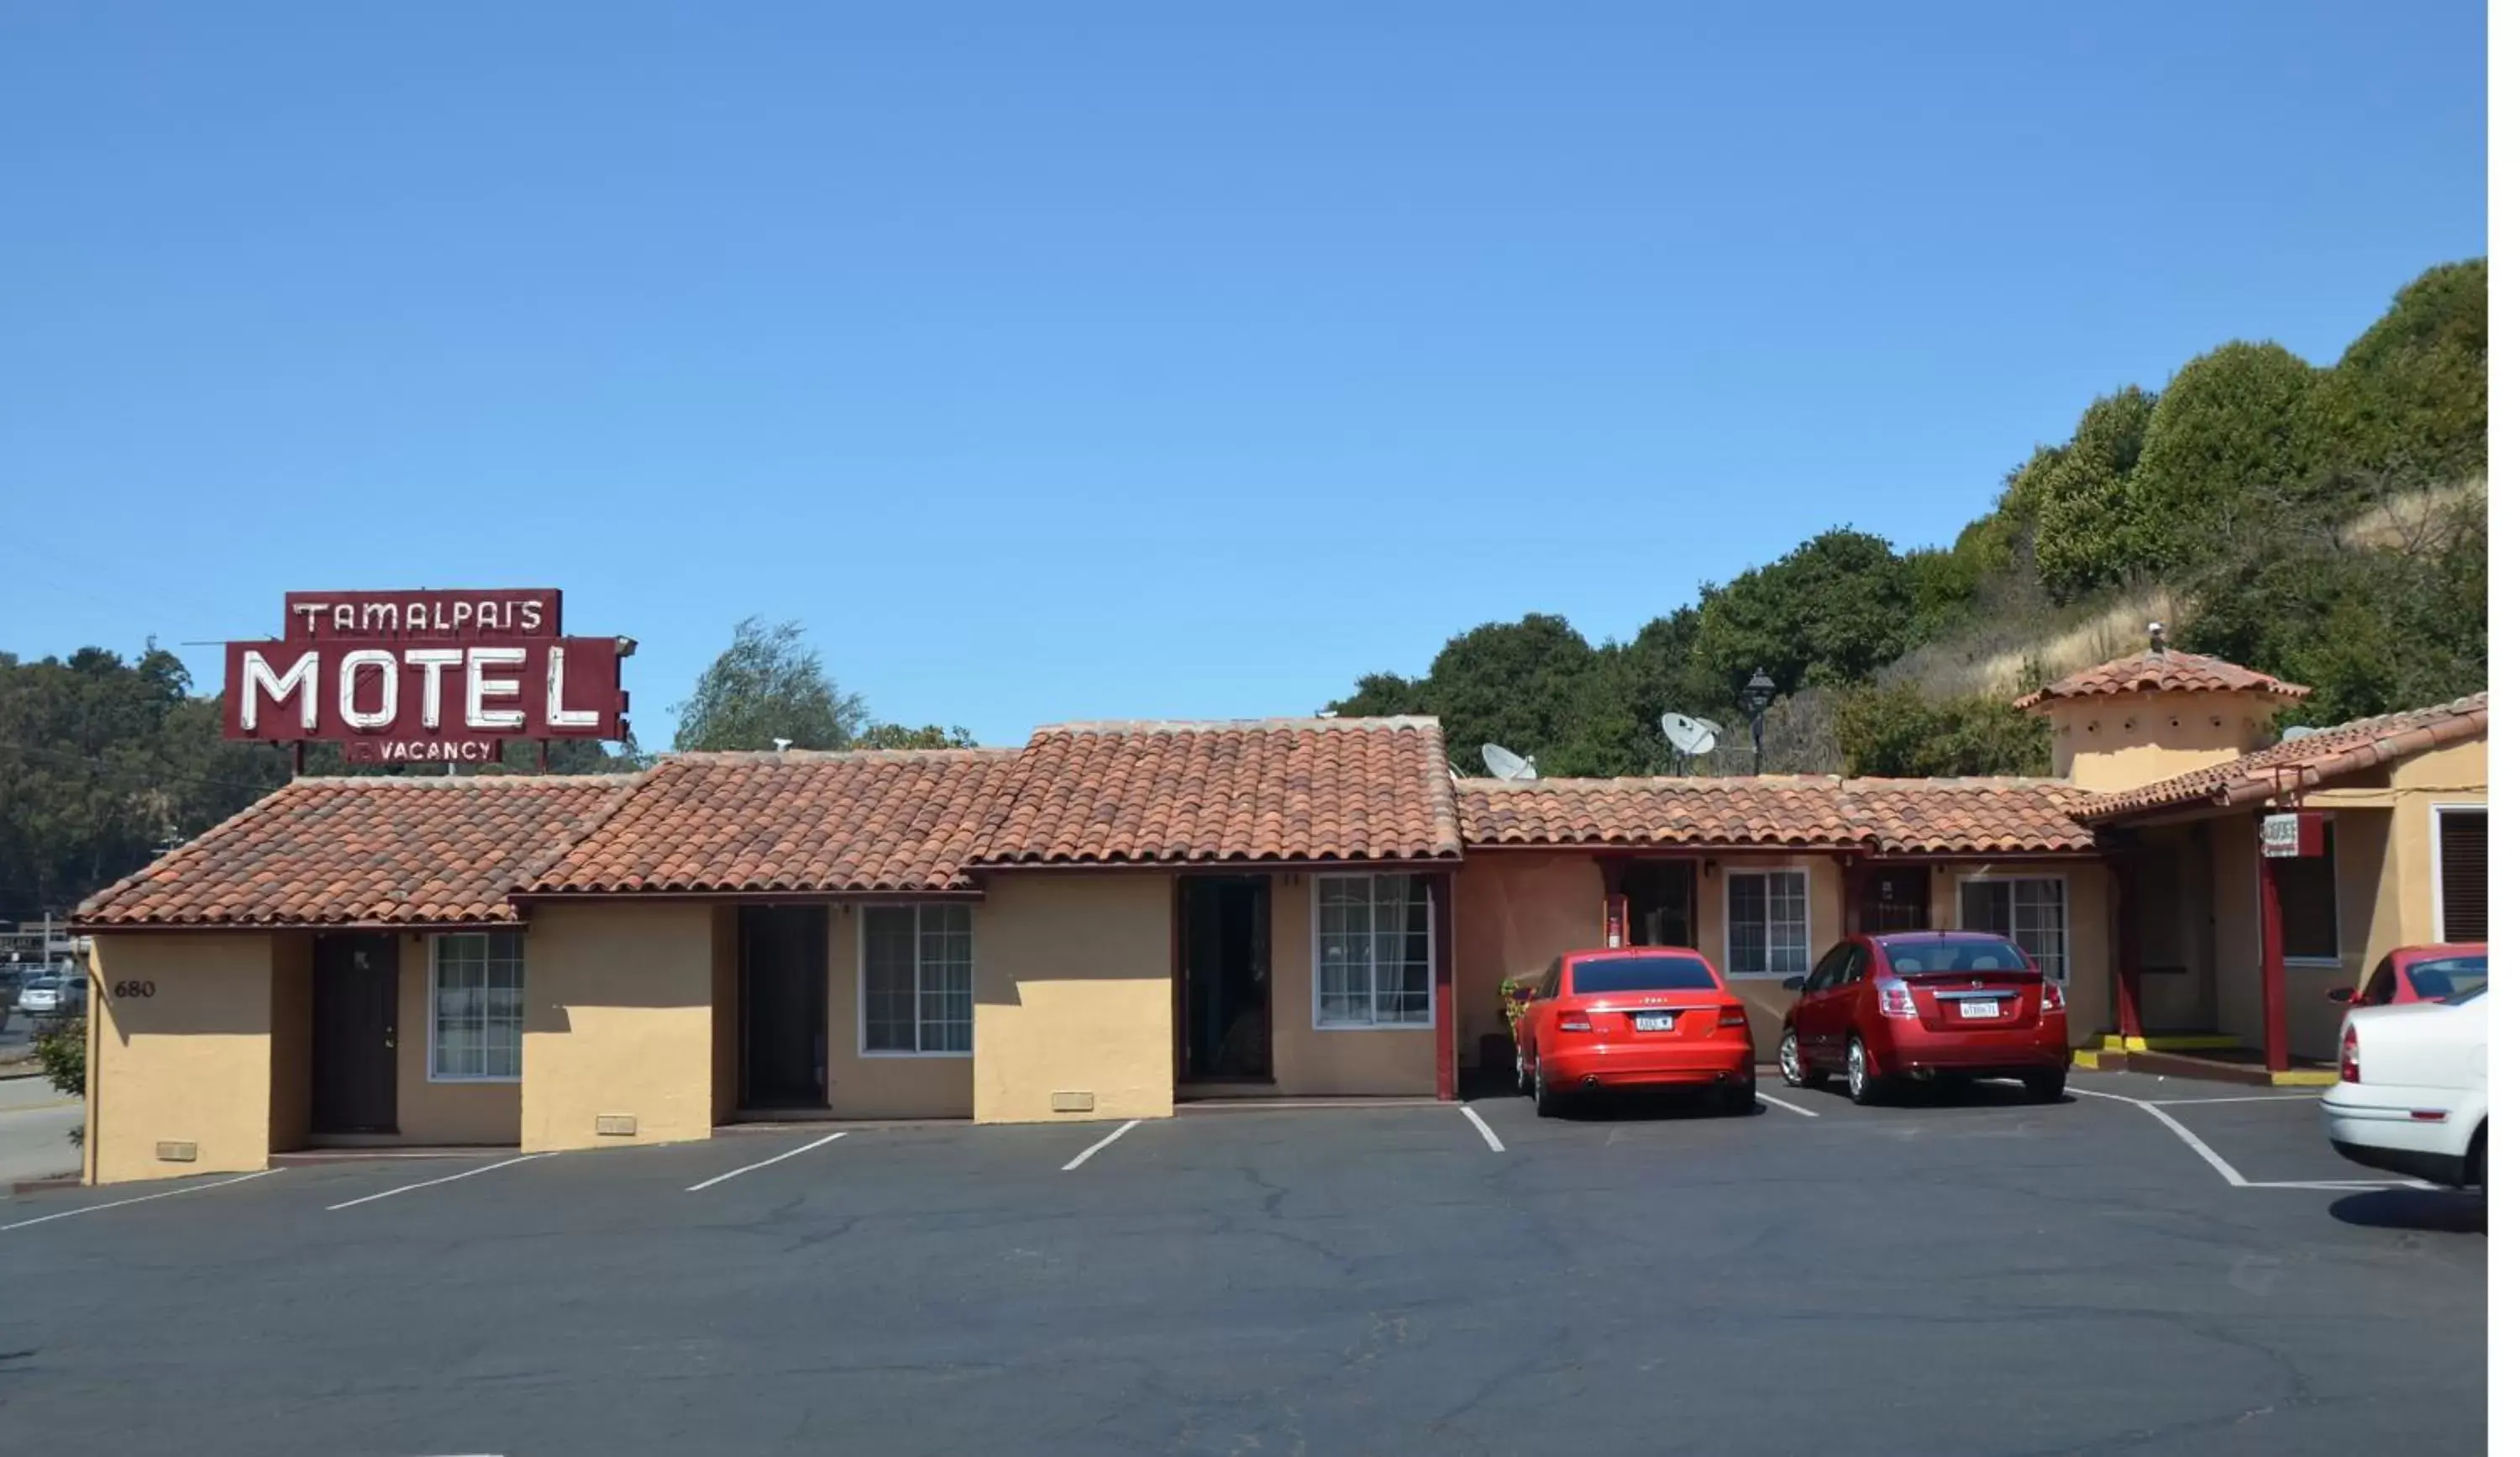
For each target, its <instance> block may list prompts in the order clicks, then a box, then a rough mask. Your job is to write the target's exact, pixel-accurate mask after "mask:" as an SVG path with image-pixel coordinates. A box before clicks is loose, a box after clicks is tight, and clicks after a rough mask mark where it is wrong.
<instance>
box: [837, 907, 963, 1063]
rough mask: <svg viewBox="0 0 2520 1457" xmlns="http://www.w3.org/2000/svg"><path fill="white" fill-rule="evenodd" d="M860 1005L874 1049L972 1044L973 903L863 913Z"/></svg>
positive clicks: (950, 1049)
mask: <svg viewBox="0 0 2520 1457" xmlns="http://www.w3.org/2000/svg"><path fill="white" fill-rule="evenodd" d="M861 914H862V915H863V916H864V918H865V929H864V932H863V935H864V937H865V939H864V941H863V942H862V945H861V950H862V953H863V954H862V957H861V960H860V962H859V972H858V976H859V981H858V1008H859V1013H858V1015H859V1018H860V1020H861V1023H862V1025H863V1045H864V1047H865V1050H866V1051H868V1052H877V1053H967V1052H969V1051H970V1050H971V908H970V907H969V906H967V905H960V904H944V905H874V906H868V907H866V909H865V910H864V911H863V912H862V913H861Z"/></svg>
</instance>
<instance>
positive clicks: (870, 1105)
mask: <svg viewBox="0 0 2520 1457" xmlns="http://www.w3.org/2000/svg"><path fill="white" fill-rule="evenodd" d="M981 911H982V907H980V906H973V907H972V921H971V957H972V967H971V975H972V977H973V978H974V979H975V980H976V979H978V978H979V977H981V976H983V975H985V971H984V969H983V967H982V966H981V965H980V963H981V961H982V959H983V958H984V957H985V956H986V955H987V954H988V952H986V951H984V950H983V949H982V944H981V935H982V932H981V930H980V921H981V919H982V916H981ZM865 919H866V918H865V916H864V915H863V914H862V908H861V907H858V906H842V907H837V908H834V909H833V910H832V925H831V935H830V944H831V964H832V990H831V996H830V999H829V1001H828V1004H827V1005H829V1007H830V1008H831V1028H830V1031H831V1040H830V1042H829V1043H828V1044H826V1045H828V1046H829V1047H830V1048H831V1050H832V1065H831V1066H832V1075H831V1100H832V1113H833V1114H835V1115H837V1116H840V1117H845V1118H967V1117H969V1116H971V1065H972V1059H971V1058H970V1056H969V1055H965V1056H962V1057H945V1056H938V1057H902V1056H898V1055H893V1056H882V1055H877V1056H869V1055H868V1054H866V1053H863V1052H860V1051H859V1049H860V1048H861V1047H863V1046H864V1045H865V1042H866V1039H865V1037H864V1035H863V1034H862V1031H861V1029H860V1027H859V1025H858V942H859V940H860V938H861V937H860V931H859V928H860V927H861V926H863V925H864V924H865ZM975 990H976V988H975ZM972 1010H973V1017H974V1020H975V1021H976V1019H977V1016H978V1009H977V1008H976V1007H974V1008H973V1009H972ZM974 1040H975V1041H976V1028H975V1037H974Z"/></svg>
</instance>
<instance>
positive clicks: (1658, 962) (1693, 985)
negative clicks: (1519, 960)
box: [1568, 956, 1715, 995]
mask: <svg viewBox="0 0 2520 1457" xmlns="http://www.w3.org/2000/svg"><path fill="white" fill-rule="evenodd" d="M1568 970H1570V971H1571V972H1573V973H1574V979H1575V985H1574V987H1573V989H1574V990H1575V991H1577V992H1581V993H1585V994H1591V995H1598V994H1599V993H1602V992H1610V991H1713V990H1715V969H1714V968H1713V967H1710V966H1708V965H1707V964H1706V963H1705V962H1704V961H1701V960H1699V959H1698V958H1697V957H1694V956H1622V957H1620V958H1619V959H1618V960H1616V961H1579V962H1577V963H1575V965H1574V966H1573V967H1571V968H1569V969H1568Z"/></svg>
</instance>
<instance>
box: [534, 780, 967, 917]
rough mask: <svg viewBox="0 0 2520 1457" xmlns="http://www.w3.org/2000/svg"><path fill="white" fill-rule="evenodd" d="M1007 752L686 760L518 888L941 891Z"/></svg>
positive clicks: (949, 885) (951, 884)
mask: <svg viewBox="0 0 2520 1457" xmlns="http://www.w3.org/2000/svg"><path fill="white" fill-rule="evenodd" d="M1015 757H1016V751H1014V750H1012V749H947V750H893V751H861V752H843V753H813V752H804V751H789V752H787V753H767V752H764V753H684V754H672V755H668V756H667V757H665V758H663V759H660V760H658V761H657V764H656V767H655V768H654V769H653V770H652V771H650V773H649V774H648V776H647V779H646V780H645V782H643V783H642V784H641V785H640V786H639V788H638V790H637V792H636V793H634V794H632V795H630V796H629V797H627V798H626V799H624V800H623V801H622V802H621V804H620V805H619V806H617V807H616V808H615V809H614V810H613V811H612V813H611V814H609V815H608V816H607V817H606V818H605V820H604V821H603V823H601V824H599V825H597V826H595V827H594V828H593V830H592V831H591V832H590V833H589V834H587V835H586V836H585V838H584V839H582V840H580V841H579V842H578V843H577V844H576V845H575V846H574V847H572V848H571V849H570V850H569V851H568V852H567V853H566V854H564V855H562V856H561V857H560V859H559V860H558V861H556V862H555V863H553V864H552V865H550V866H549V867H547V868H546V869H544V870H543V872H542V873H541V874H540V875H538V876H536V877H534V878H533V879H532V880H531V881H530V882H529V883H528V884H526V885H525V886H524V887H523V888H522V889H521V890H520V892H519V893H523V894H534V895H549V894H568V893H582V892H589V891H613V892H622V891H632V892H635V891H648V892H659V891H665V892H673V891H680V892H702V893H705V892H723V891H745V890H749V891H760V892H773V893H776V892H787V893H830V892H866V891H886V890H903V891H907V890H953V889H966V888H969V885H970V882H969V881H968V880H967V879H966V878H965V877H964V875H963V867H964V865H965V864H966V863H967V861H968V860H969V859H970V858H971V851H972V849H973V847H974V846H975V845H976V843H977V842H978V840H979V837H980V835H981V834H982V832H983V831H984V830H985V829H986V828H987V826H988V824H989V823H990V822H991V821H992V820H993V819H994V818H995V817H996V813H997V808H998V804H997V797H998V795H999V792H1000V791H1001V790H1002V789H1003V788H1004V786H1005V784H1006V782H1007V779H1008V777H1009V774H1010V772H1011V771H1012V768H1013V766H1014V761H1015Z"/></svg>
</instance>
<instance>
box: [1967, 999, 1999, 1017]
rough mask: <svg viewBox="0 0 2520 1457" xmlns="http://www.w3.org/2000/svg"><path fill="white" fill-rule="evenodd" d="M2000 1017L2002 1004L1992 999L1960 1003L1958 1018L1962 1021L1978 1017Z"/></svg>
mask: <svg viewBox="0 0 2520 1457" xmlns="http://www.w3.org/2000/svg"><path fill="white" fill-rule="evenodd" d="M2002 1016H2003V1003H2002V1002H1999V1001H1995V1000H1993V999H1989V1000H1985V1001H1977V1002H1962V1003H1960V1017H1961V1019H1962V1020H1963V1021H1966V1020H1969V1019H1973V1018H1979V1017H2002Z"/></svg>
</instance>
